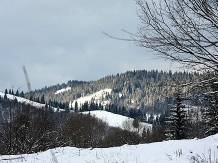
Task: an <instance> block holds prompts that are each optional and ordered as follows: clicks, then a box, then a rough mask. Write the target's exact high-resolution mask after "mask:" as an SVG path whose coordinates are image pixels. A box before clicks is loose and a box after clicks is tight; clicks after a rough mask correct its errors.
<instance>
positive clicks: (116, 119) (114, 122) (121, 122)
mask: <svg viewBox="0 0 218 163" xmlns="http://www.w3.org/2000/svg"><path fill="white" fill-rule="evenodd" d="M83 113H84V114H88V113H89V112H83ZM90 114H91V115H92V116H95V117H97V118H99V119H101V120H102V121H103V122H106V123H107V124H108V125H109V126H112V127H119V128H121V129H126V130H128V131H137V130H138V129H135V128H134V127H133V125H132V123H133V119H132V118H129V117H126V116H122V115H118V114H113V113H110V112H107V111H103V110H96V111H90ZM144 127H145V129H146V131H147V129H149V130H151V129H152V125H151V124H148V123H144V122H140V123H139V133H140V134H141V133H142V131H143V128H144Z"/></svg>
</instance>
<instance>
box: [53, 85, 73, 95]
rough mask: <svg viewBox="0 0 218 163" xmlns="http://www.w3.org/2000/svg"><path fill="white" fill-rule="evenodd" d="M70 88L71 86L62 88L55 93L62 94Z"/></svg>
mask: <svg viewBox="0 0 218 163" xmlns="http://www.w3.org/2000/svg"><path fill="white" fill-rule="evenodd" d="M69 90H71V87H67V88H63V89H60V90H58V91H56V92H55V94H56V95H57V94H60V93H64V92H67V91H69Z"/></svg>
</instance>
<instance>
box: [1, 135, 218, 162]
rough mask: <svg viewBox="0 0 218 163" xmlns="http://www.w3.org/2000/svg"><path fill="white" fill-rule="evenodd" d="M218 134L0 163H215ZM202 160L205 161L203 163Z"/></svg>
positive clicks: (54, 151)
mask: <svg viewBox="0 0 218 163" xmlns="http://www.w3.org/2000/svg"><path fill="white" fill-rule="evenodd" d="M217 147H218V134H217V135H214V136H210V137H208V138H205V139H192V140H173V141H172V140H171V141H165V142H159V143H151V144H140V145H124V146H121V147H112V148H95V149H91V148H88V149H83V148H75V147H60V148H56V149H50V150H47V151H45V152H41V153H36V154H22V155H7V156H6V155H5V156H4V155H3V156H0V162H1V163H9V162H10V163H31V162H32V163H45V162H51V163H197V162H201V163H207V162H210V163H215V162H216V161H217V160H218V149H217ZM204 160H205V161H204Z"/></svg>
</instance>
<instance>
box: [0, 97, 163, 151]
mask: <svg viewBox="0 0 218 163" xmlns="http://www.w3.org/2000/svg"><path fill="white" fill-rule="evenodd" d="M155 134H156V135H157V132H155V131H153V132H152V131H149V130H145V129H144V132H143V133H142V135H140V134H139V133H137V132H130V131H127V130H121V129H119V128H113V127H109V126H108V125H107V124H106V123H104V122H102V121H101V120H99V119H97V118H95V117H92V116H90V115H86V114H81V113H75V112H74V113H69V112H54V111H53V110H52V108H50V107H47V105H45V107H44V108H41V109H38V108H35V107H33V106H31V105H25V104H22V103H19V102H17V100H16V99H15V100H9V99H7V98H6V99H5V98H0V154H1V155H9V154H10V155H13V154H23V153H35V152H40V151H44V150H47V149H50V148H55V147H63V146H73V147H78V148H97V147H102V148H104V147H111V146H120V145H123V144H139V143H142V142H144V143H145V142H152V141H161V140H160V137H155Z"/></svg>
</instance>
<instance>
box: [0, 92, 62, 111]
mask: <svg viewBox="0 0 218 163" xmlns="http://www.w3.org/2000/svg"><path fill="white" fill-rule="evenodd" d="M4 95H5V94H4V93H3V92H0V96H1V97H2V98H3V97H4ZM6 95H7V98H8V99H11V100H14V99H15V98H16V99H17V101H18V102H20V103H24V104H30V105H31V106H34V107H36V108H43V107H45V104H40V103H37V102H34V101H31V100H28V99H26V98H23V97H18V96H15V95H11V94H6ZM51 108H52V109H53V111H54V112H56V111H57V110H58V109H57V108H54V107H51ZM59 111H64V109H59Z"/></svg>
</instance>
